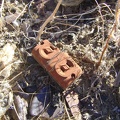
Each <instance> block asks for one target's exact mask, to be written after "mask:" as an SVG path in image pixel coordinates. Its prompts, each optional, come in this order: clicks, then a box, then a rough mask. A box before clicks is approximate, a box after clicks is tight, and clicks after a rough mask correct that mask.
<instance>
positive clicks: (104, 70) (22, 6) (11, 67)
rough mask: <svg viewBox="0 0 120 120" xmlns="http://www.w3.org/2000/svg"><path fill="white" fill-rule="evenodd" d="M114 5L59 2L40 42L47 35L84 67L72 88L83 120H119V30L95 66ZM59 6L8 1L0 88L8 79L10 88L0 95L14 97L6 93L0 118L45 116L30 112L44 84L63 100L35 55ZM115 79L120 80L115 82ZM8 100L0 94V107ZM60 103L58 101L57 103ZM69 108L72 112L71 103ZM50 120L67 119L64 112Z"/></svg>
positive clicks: (42, 0)
mask: <svg viewBox="0 0 120 120" xmlns="http://www.w3.org/2000/svg"><path fill="white" fill-rule="evenodd" d="M2 1H3V0H2ZM2 1H1V2H0V4H1V5H2ZM116 3H117V2H116V0H111V1H109V0H84V1H83V2H82V3H81V4H80V5H78V6H76V7H74V6H70V7H69V6H62V5H61V6H60V8H59V10H58V11H57V13H56V16H55V17H54V19H53V20H52V21H50V22H49V24H48V25H47V26H46V27H45V29H44V31H43V34H42V36H41V41H42V40H44V39H48V40H49V41H50V42H51V43H53V44H54V45H55V46H57V47H58V48H60V49H61V50H62V51H65V52H67V53H68V54H69V55H70V56H71V57H72V58H73V59H74V60H75V61H76V62H77V63H78V64H79V65H80V67H81V68H82V70H83V74H82V76H81V77H80V78H79V79H77V80H76V81H75V84H74V85H75V86H74V87H73V88H72V90H74V91H75V92H77V94H78V96H79V102H80V104H79V109H80V111H81V115H82V119H83V120H120V84H119V83H120V82H119V81H120V78H117V77H118V73H119V70H120V58H119V57H120V47H119V41H117V39H119V31H118V32H116V33H115V37H113V38H111V39H110V41H109V44H108V49H107V50H106V52H105V54H104V56H103V59H102V61H101V64H100V66H99V67H98V69H96V63H97V62H98V60H99V58H100V56H101V53H102V51H103V48H104V46H105V43H106V39H107V37H108V35H109V33H110V31H111V29H112V26H113V24H114V20H115V18H114V16H115V6H116ZM55 6H56V2H55V1H53V0H6V1H4V4H3V8H2V12H1V11H0V14H1V17H0V28H1V29H0V39H1V40H0V51H1V55H0V89H2V88H1V87H3V86H4V82H7V84H9V85H8V86H9V87H8V88H7V87H6V91H5V92H4V91H2V93H1V95H2V96H3V95H5V96H6V94H7V93H9V94H12V95H11V96H9V95H7V100H8V103H7V104H9V105H7V107H6V109H5V112H3V113H2V112H1V113H0V117H1V120H11V119H14V120H17V119H20V120H22V119H23V120H32V119H42V120H44V119H45V116H41V118H40V115H39V116H32V115H30V112H29V111H30V104H31V101H32V99H33V97H34V96H35V95H36V94H37V93H39V91H40V90H41V88H42V87H44V86H47V85H50V86H52V87H53V89H52V92H53V93H54V94H55V96H56V97H57V98H59V99H60V100H61V101H62V99H61V98H63V97H64V96H63V94H62V92H61V88H59V87H58V85H57V84H56V83H55V81H54V80H53V79H52V78H51V77H50V76H49V74H48V73H47V72H46V71H45V70H44V69H43V68H42V67H41V66H40V65H39V64H38V63H37V62H36V61H35V60H34V58H33V57H32V54H31V50H32V48H33V47H34V46H35V45H36V44H37V43H38V42H36V37H37V34H38V30H39V28H40V27H41V25H42V24H43V23H44V21H45V20H46V19H47V18H48V17H49V16H50V15H51V14H52V12H53V10H54V8H55ZM118 29H119V28H118ZM8 44H9V45H8ZM6 45H8V46H7V47H5V46H6ZM9 46H10V49H8V48H9ZM4 50H5V51H8V52H6V53H5V52H4ZM10 50H11V51H12V52H11V51H10ZM12 53H13V54H12ZM4 56H7V58H4ZM3 58H4V59H3ZM9 58H11V59H9ZM8 59H9V60H8ZM3 73H4V74H3ZM116 78H117V80H119V81H117V82H116ZM3 81H4V82H3ZM5 84H6V83H5ZM10 86H11V87H10ZM11 90H12V92H11ZM9 91H10V92H9ZM55 91H56V92H55ZM9 97H10V98H9ZM9 99H13V100H9ZM1 100H2V102H1ZM4 100H6V97H1V96H0V107H1V108H3V105H2V103H3V101H4ZM11 101H12V102H11ZM53 101H54V100H53ZM58 101H59V100H58ZM58 101H57V102H56V103H54V104H55V105H56V104H59V102H58ZM62 102H63V103H64V100H63V101H62ZM19 103H21V104H20V105H19ZM64 104H65V103H64ZM8 106H9V107H8ZM67 109H68V112H69V108H68V106H67ZM69 114H70V117H71V119H74V118H73V117H72V115H71V113H69ZM43 117H44V118H43ZM46 119H48V118H46ZM49 119H51V118H49ZM52 119H56V120H59V119H61V120H64V119H69V117H68V115H67V113H66V111H65V113H64V114H63V115H61V116H59V117H57V118H52Z"/></svg>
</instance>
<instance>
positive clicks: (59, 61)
mask: <svg viewBox="0 0 120 120" xmlns="http://www.w3.org/2000/svg"><path fill="white" fill-rule="evenodd" d="M32 54H33V56H34V58H35V59H36V60H37V62H38V63H39V64H40V65H41V66H43V68H45V69H46V71H47V72H48V73H49V74H50V75H51V76H52V78H53V79H54V80H55V81H56V82H57V83H58V84H59V85H60V86H61V87H62V88H63V89H64V90H65V89H66V88H67V87H68V86H69V85H71V84H72V83H73V81H74V80H75V79H77V78H79V77H80V76H81V74H82V70H81V68H80V66H79V65H78V64H77V63H76V62H75V61H74V60H73V59H72V58H71V57H70V56H69V55H68V54H67V53H65V52H62V51H60V49H59V48H57V47H55V46H54V45H53V44H52V43H50V42H49V41H48V40H44V41H42V42H41V43H40V44H38V45H37V46H36V47H34V48H33V50H32Z"/></svg>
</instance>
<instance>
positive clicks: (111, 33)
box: [96, 0, 120, 69]
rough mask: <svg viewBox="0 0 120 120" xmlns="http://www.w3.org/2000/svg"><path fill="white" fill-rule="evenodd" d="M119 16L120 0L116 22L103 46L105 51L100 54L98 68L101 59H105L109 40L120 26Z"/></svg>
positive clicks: (119, 0) (117, 6) (116, 12)
mask: <svg viewBox="0 0 120 120" xmlns="http://www.w3.org/2000/svg"><path fill="white" fill-rule="evenodd" d="M119 17H120V0H118V1H117V4H116V11H115V22H114V24H113V27H112V30H111V32H110V34H109V35H108V38H107V40H106V44H105V46H104V48H103V51H102V54H101V56H100V59H99V61H98V62H97V63H96V69H98V67H99V66H100V64H101V61H102V59H103V56H104V53H105V51H106V50H107V48H108V44H109V41H110V39H111V38H112V37H113V34H114V33H115V31H116V30H117V29H118V26H119Z"/></svg>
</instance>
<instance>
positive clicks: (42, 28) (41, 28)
mask: <svg viewBox="0 0 120 120" xmlns="http://www.w3.org/2000/svg"><path fill="white" fill-rule="evenodd" d="M61 2H62V0H59V2H58V4H57V6H56V7H55V9H54V11H53V13H52V14H51V15H50V16H49V17H48V18H47V20H46V21H45V22H44V23H43V25H42V26H41V27H40V29H39V31H38V36H37V37H36V41H40V37H41V35H42V34H43V30H44V28H45V26H46V25H47V24H48V23H49V22H50V21H51V20H53V18H54V16H55V14H56V12H57V11H58V9H59V7H60V4H61Z"/></svg>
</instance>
